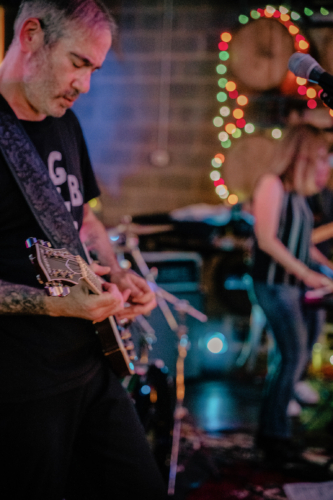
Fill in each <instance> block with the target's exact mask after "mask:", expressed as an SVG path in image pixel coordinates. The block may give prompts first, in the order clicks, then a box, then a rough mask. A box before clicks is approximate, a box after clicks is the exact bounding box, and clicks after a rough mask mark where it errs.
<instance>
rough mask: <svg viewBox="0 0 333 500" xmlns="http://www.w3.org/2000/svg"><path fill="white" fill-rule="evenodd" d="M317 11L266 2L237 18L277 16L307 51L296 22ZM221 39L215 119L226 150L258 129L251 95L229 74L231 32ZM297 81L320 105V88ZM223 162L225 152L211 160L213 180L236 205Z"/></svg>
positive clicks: (312, 104)
mask: <svg viewBox="0 0 333 500" xmlns="http://www.w3.org/2000/svg"><path fill="white" fill-rule="evenodd" d="M319 13H320V15H321V16H327V15H329V11H328V10H327V9H326V8H324V7H321V8H320V10H319ZM314 14H315V13H314V11H313V10H312V9H309V8H308V7H304V10H303V13H298V12H295V11H290V10H289V9H288V8H287V7H285V6H283V5H280V6H279V7H277V8H275V7H273V6H271V5H267V6H266V8H265V9H261V8H258V9H256V10H251V12H250V15H249V16H246V15H244V14H241V15H240V16H239V17H238V21H239V23H240V24H243V25H245V24H247V23H248V22H249V21H250V18H252V20H257V19H260V18H267V19H269V18H272V19H275V20H277V21H279V22H280V23H281V24H282V25H283V26H285V27H286V28H287V29H288V31H289V33H290V35H292V37H293V39H294V47H295V50H296V51H297V52H301V53H307V52H308V51H309V48H310V44H309V42H308V40H307V39H306V37H305V36H304V35H302V34H301V33H300V28H299V27H298V26H297V25H296V24H295V23H296V22H297V21H299V20H300V19H302V17H303V16H307V17H311V16H313V15H314ZM220 38H221V41H220V42H219V45H218V48H219V59H220V63H219V64H218V65H217V67H216V72H217V74H218V75H219V80H218V86H219V88H220V90H219V92H218V94H217V96H216V98H217V101H218V102H219V103H220V104H222V106H221V108H220V110H219V115H218V116H215V118H214V119H213V124H214V125H215V127H216V128H218V129H220V131H219V133H218V138H219V141H220V142H221V146H222V149H223V150H224V149H226V150H227V149H229V148H230V147H231V146H232V143H233V141H234V140H237V139H239V138H240V137H241V136H242V135H243V133H246V134H252V133H253V132H254V131H255V126H254V124H253V123H250V122H248V121H247V120H246V106H247V104H248V102H249V99H248V97H247V96H246V95H242V94H239V92H238V90H237V84H236V83H235V82H234V81H232V80H231V79H230V78H229V76H228V66H227V64H228V63H227V61H228V59H229V57H230V55H229V52H228V50H229V47H230V43H232V34H231V33H230V32H227V31H225V32H223V33H221V37H220ZM295 80H296V83H297V92H298V94H299V95H300V96H302V98H305V99H307V106H308V107H309V108H310V109H315V108H316V107H317V101H316V98H318V91H317V90H316V88H314V86H313V85H311V84H310V83H309V82H308V81H307V80H305V79H304V78H299V77H297V78H296V77H295ZM329 113H330V114H331V116H333V111H332V110H329ZM271 136H272V137H273V138H274V139H280V138H281V137H282V130H281V129H280V128H273V129H272V130H271ZM224 161H225V154H223V153H217V154H216V155H215V156H214V158H213V159H212V161H211V165H212V167H213V170H212V171H211V172H210V178H211V180H212V181H213V183H214V186H215V191H216V193H217V195H218V196H219V197H220V198H221V199H222V200H224V201H225V202H227V204H229V205H235V204H236V203H238V196H237V195H236V194H233V193H230V192H229V189H228V187H227V186H226V184H225V182H224V179H223V178H222V177H221V170H222V168H221V167H222V166H223V163H224Z"/></svg>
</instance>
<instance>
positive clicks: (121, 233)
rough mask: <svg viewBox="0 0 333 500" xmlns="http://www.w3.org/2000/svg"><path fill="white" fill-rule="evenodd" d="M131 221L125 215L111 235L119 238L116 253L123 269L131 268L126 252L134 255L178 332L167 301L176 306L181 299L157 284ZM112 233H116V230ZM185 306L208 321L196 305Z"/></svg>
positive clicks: (189, 312)
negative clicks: (132, 229)
mask: <svg viewBox="0 0 333 500" xmlns="http://www.w3.org/2000/svg"><path fill="white" fill-rule="evenodd" d="M131 222H132V218H131V216H129V215H126V216H124V217H123V218H122V222H121V224H120V225H119V226H118V228H117V233H116V237H114V236H113V237H112V236H111V240H112V239H116V238H117V239H116V248H115V250H116V254H117V255H118V259H119V261H120V265H121V267H122V268H123V269H129V268H130V262H128V261H127V260H126V259H125V257H124V254H125V253H129V254H130V255H131V256H132V257H133V260H134V262H135V263H136V265H137V266H138V269H139V270H140V273H141V274H142V276H143V277H144V278H145V279H146V280H147V282H148V284H149V286H150V288H151V289H152V290H153V292H155V294H156V300H157V304H158V306H159V308H160V309H161V311H162V313H163V315H164V317H165V319H166V321H167V323H168V325H169V327H170V328H171V330H172V331H174V332H175V333H177V331H178V323H177V321H176V319H175V317H174V315H173V314H172V312H171V310H170V307H169V306H168V304H167V302H169V303H170V304H172V305H174V306H177V304H179V302H181V301H180V300H179V299H178V298H177V297H176V296H175V295H172V294H171V293H169V292H167V291H166V290H164V289H163V288H161V287H160V286H158V285H157V283H156V281H155V275H154V272H153V271H152V270H151V269H149V267H148V266H147V263H146V261H145V260H144V258H143V257H142V254H141V251H140V249H139V246H138V242H139V239H138V236H137V235H136V234H134V233H133V232H132V231H131V230H130V224H131ZM112 234H113V235H115V233H114V232H113V233H112ZM118 241H119V243H118ZM182 302H184V301H182ZM183 307H185V308H186V313H187V314H189V315H190V316H193V317H194V318H195V319H197V320H198V321H201V322H203V323H204V322H206V321H207V319H208V318H207V316H206V315H205V314H203V313H202V312H200V311H198V310H197V309H195V308H194V307H192V306H191V305H189V303H188V302H187V304H186V305H183Z"/></svg>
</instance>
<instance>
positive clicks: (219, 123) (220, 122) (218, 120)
mask: <svg viewBox="0 0 333 500" xmlns="http://www.w3.org/2000/svg"><path fill="white" fill-rule="evenodd" d="M213 123H214V125H215V127H222V125H223V118H221V117H220V116H216V117H215V118H214V120H213Z"/></svg>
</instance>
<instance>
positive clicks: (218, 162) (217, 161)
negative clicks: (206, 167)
mask: <svg viewBox="0 0 333 500" xmlns="http://www.w3.org/2000/svg"><path fill="white" fill-rule="evenodd" d="M221 165H222V161H221V160H220V159H219V158H218V159H216V158H213V159H212V167H214V168H220V167H221Z"/></svg>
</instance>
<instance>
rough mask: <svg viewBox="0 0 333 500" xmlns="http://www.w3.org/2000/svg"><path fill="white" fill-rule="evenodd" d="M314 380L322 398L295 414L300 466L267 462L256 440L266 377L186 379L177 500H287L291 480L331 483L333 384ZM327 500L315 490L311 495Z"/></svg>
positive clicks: (317, 379)
mask: <svg viewBox="0 0 333 500" xmlns="http://www.w3.org/2000/svg"><path fill="white" fill-rule="evenodd" d="M310 381H311V385H312V386H313V387H315V388H316V389H317V390H318V392H319V393H320V402H319V404H317V405H315V406H303V410H302V413H301V415H300V416H299V417H297V418H293V424H294V434H295V438H296V440H297V441H298V442H299V444H301V445H302V447H303V449H304V452H303V454H302V460H301V462H300V463H297V464H291V463H288V464H286V463H275V462H274V463H269V462H267V461H266V460H265V458H264V457H263V455H262V453H261V452H260V450H258V449H257V448H256V446H255V445H254V434H255V431H256V426H257V417H258V412H259V405H260V396H261V390H262V385H263V379H262V377H259V376H258V375H250V374H246V373H245V374H242V373H238V374H236V373H234V376H233V377H232V376H231V375H229V376H228V377H220V379H215V380H212V379H209V380H200V381H188V382H187V383H186V395H185V402H184V405H185V407H186V408H187V409H188V411H189V415H188V416H187V417H185V419H184V421H183V423H182V439H181V446H180V455H179V464H180V468H179V473H178V474H177V481H178V482H177V488H176V495H175V497H174V498H175V500H215V499H218V498H223V499H224V500H236V499H238V498H244V499H246V500H259V499H262V498H265V499H270V500H283V499H286V498H288V499H290V498H291V497H289V496H287V494H286V490H285V489H284V488H285V485H286V484H292V483H297V484H298V483H303V482H307V483H311V484H312V485H313V487H314V488H315V487H316V486H315V485H316V484H318V483H321V482H324V483H327V482H330V481H332V480H333V466H332V464H333V460H332V458H333V381H332V379H330V378H328V377H324V376H323V375H322V374H321V375H318V376H316V377H312V378H311V379H310ZM329 484H331V483H329ZM332 484H333V483H332ZM299 498H300V500H301V499H302V500H303V499H304V500H305V499H308V498H310V497H308V496H306V495H305V496H300V497H299ZM322 498H323V497H322V496H320V494H319V493H318V492H315V493H313V496H312V497H311V500H322ZM325 498H326V497H325ZM330 498H332V497H330Z"/></svg>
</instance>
